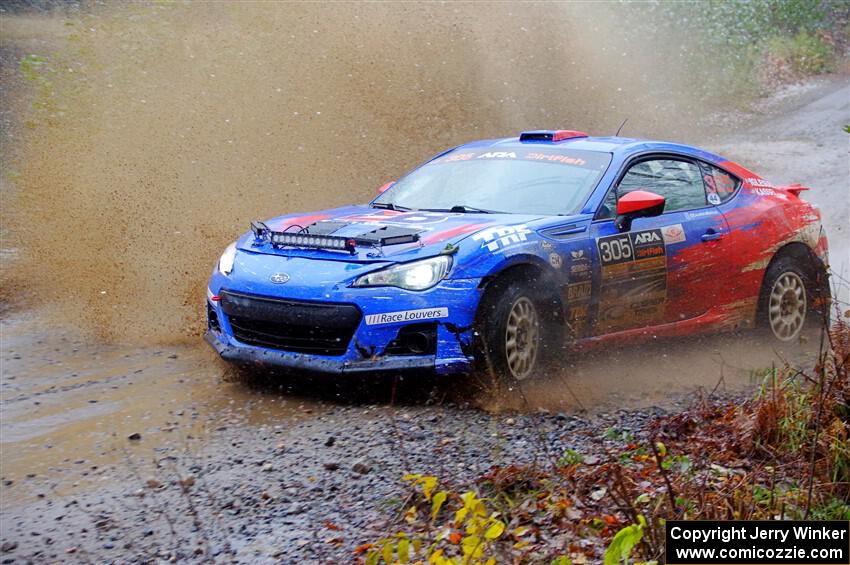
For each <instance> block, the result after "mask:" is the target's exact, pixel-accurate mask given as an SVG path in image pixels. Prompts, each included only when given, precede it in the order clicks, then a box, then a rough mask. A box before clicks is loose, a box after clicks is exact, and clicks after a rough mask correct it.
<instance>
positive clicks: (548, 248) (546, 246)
mask: <svg viewBox="0 0 850 565" xmlns="http://www.w3.org/2000/svg"><path fill="white" fill-rule="evenodd" d="M540 247H542V248H543V249H544V250H546V251H552V250H553V249H555V246H554V245H552V244H551V243H550V242H548V241H541V242H540Z"/></svg>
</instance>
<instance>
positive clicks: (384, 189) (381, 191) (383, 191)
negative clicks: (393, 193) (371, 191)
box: [378, 181, 395, 194]
mask: <svg viewBox="0 0 850 565" xmlns="http://www.w3.org/2000/svg"><path fill="white" fill-rule="evenodd" d="M394 184H395V181H390V182H388V183H387V184H382V185H381V188H379V189H378V194H383V193H385V192H386V191H387V190H389V188H390V187H391V186H392V185H394Z"/></svg>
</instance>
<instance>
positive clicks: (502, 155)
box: [430, 149, 599, 168]
mask: <svg viewBox="0 0 850 565" xmlns="http://www.w3.org/2000/svg"><path fill="white" fill-rule="evenodd" d="M473 159H524V160H526V161H538V162H544V163H559V164H562V165H572V166H574V167H589V168H598V167H599V163H593V162H590V163H589V162H588V161H587V160H585V159H582V158H581V157H576V156H571V155H565V154H563V153H562V152H560V151H559V152H552V153H547V152H544V151H541V150H539V149H535V150H533V151H522V150H520V151H485V152H478V151H474V152H473V151H470V152H464V153H451V154H449V155H446V156H445V157H440V158H439V159H436V160H434V161H432V162H431V163H430V164H436V165H442V164H446V163H458V162H462V161H470V160H473Z"/></svg>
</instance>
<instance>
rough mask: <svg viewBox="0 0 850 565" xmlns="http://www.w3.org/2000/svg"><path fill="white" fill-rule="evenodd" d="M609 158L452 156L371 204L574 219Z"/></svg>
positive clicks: (515, 152) (529, 153)
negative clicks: (572, 215)
mask: <svg viewBox="0 0 850 565" xmlns="http://www.w3.org/2000/svg"><path fill="white" fill-rule="evenodd" d="M610 162H611V154H610V153H601V152H596V151H581V150H571V151H566V150H558V151H554V150H552V149H540V148H537V147H532V148H528V149H526V148H520V149H511V150H509V151H468V150H463V149H460V150H455V151H451V152H449V153H447V154H445V155H443V156H442V157H440V158H439V159H436V160H434V161H431V162H430V163H427V164H425V165H423V166H422V167H419V168H418V169H416V170H414V171H412V172H411V173H410V174H408V175H407V176H405V177H402V178H401V179H400V180H399V181H398V182H397V183H396V184H395V185H393V186H392V188H390V189H389V190H388V191H386V192H385V193H383V194H382V195H381V196H379V197H378V198H377V199H376V200H375V201H374V202H373V205H376V206H380V207H391V208H397V209H412V210H441V211H442V210H446V211H448V210H452V209H453V208H454V209H455V211H458V212H492V213H508V214H540V215H556V214H574V213H576V212H578V211H579V210H580V208H581V206H582V205H583V204H584V202H585V201H586V200H587V197H588V196H589V195H590V192H591V191H592V190H593V188H594V187H595V186H596V183H597V182H598V181H599V177H601V176H602V174H603V173H604V172H605V169H606V168H607V167H608V163H610Z"/></svg>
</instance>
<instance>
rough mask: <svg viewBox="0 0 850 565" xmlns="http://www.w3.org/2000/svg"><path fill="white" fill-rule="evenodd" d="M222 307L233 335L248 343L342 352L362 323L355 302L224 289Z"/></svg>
mask: <svg viewBox="0 0 850 565" xmlns="http://www.w3.org/2000/svg"><path fill="white" fill-rule="evenodd" d="M220 296H221V308H222V310H223V311H224V313H225V315H226V316H227V319H228V320H229V321H230V327H231V328H232V329H233V335H234V336H235V337H236V339H237V340H239V341H241V342H242V343H246V344H248V345H256V346H259V347H268V348H271V349H280V350H282V351H292V352H295V353H312V354H314V355H342V354H343V353H345V351H346V350H347V349H348V344H349V342H351V337H352V336H353V335H354V331H355V330H356V329H357V326H358V325H359V324H360V319H361V318H362V313H361V312H360V309H359V308H358V307H357V306H355V305H353V304H336V303H328V302H322V303H318V302H306V301H301V300H289V299H279V298H268V297H263V296H250V295H246V294H239V293H235V292H228V291H223V292H221V293H220Z"/></svg>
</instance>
